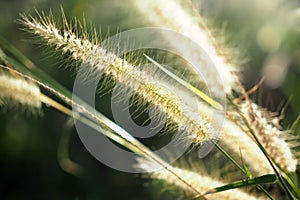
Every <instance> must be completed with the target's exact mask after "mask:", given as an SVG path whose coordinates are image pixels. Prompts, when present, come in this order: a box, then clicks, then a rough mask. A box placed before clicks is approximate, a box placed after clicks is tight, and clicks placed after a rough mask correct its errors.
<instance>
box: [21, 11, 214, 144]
mask: <svg viewBox="0 0 300 200" xmlns="http://www.w3.org/2000/svg"><path fill="white" fill-rule="evenodd" d="M21 21H22V23H23V24H24V25H25V26H26V28H27V30H28V31H29V32H32V33H33V34H35V35H37V36H39V37H40V38H41V39H42V41H43V42H44V43H46V44H47V45H49V46H53V47H55V48H56V50H57V51H60V52H62V54H66V55H69V56H70V57H71V60H73V61H75V62H77V63H79V64H84V65H85V66H87V67H88V68H89V69H88V70H89V71H90V73H91V74H92V75H93V76H94V77H95V76H96V77H97V76H101V75H104V76H105V77H111V78H112V79H113V80H114V81H115V82H116V83H117V85H118V86H119V85H120V86H121V87H122V88H121V89H122V90H123V91H126V92H128V91H130V92H131V91H133V92H134V93H135V94H136V95H137V96H138V97H139V98H140V99H141V100H140V101H139V102H148V103H150V104H151V105H153V107H154V108H155V111H156V113H158V114H157V118H158V119H159V118H160V117H162V116H166V119H168V121H170V122H171V123H175V125H176V128H177V130H178V133H180V134H182V135H180V136H181V137H180V139H181V138H182V140H183V141H182V142H187V143H190V142H194V143H195V144H198V145H199V144H202V143H203V142H204V141H208V140H211V139H215V138H216V137H217V135H218V133H217V132H216V131H210V133H208V132H209V130H210V128H211V126H210V125H211V124H210V120H211V116H209V114H210V113H209V112H201V115H199V111H197V110H198V109H197V106H196V105H195V104H192V103H191V100H190V99H192V96H193V94H190V91H187V89H186V88H184V87H180V86H179V84H178V83H177V85H176V82H175V84H174V83H172V82H171V83H170V80H167V79H166V78H163V77H162V75H161V74H159V73H156V72H153V70H149V69H147V68H141V67H135V66H134V65H132V64H130V63H129V62H127V61H126V60H124V59H121V58H120V57H118V56H117V55H115V54H114V53H111V52H109V50H108V49H104V48H103V47H102V46H101V44H98V43H95V42H92V41H90V40H89V39H88V38H87V35H88V34H87V33H84V34H83V36H82V38H80V37H79V36H78V34H76V33H75V32H74V30H73V29H72V28H71V26H70V25H68V24H66V20H65V18H64V20H63V21H64V24H63V27H64V28H62V29H61V28H57V27H56V24H55V23H54V20H53V19H52V16H51V15H50V17H45V16H44V14H43V15H38V17H37V18H33V17H27V16H22V20H21ZM76 26H81V25H80V24H77V25H75V26H74V27H76ZM75 31H76V30H75ZM173 82H174V81H173ZM204 107H206V106H205V105H203V109H204ZM201 109H202V108H201Z"/></svg>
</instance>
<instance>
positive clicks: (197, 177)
mask: <svg viewBox="0 0 300 200" xmlns="http://www.w3.org/2000/svg"><path fill="white" fill-rule="evenodd" d="M154 165H155V163H152V162H149V161H147V160H144V159H143V160H139V161H138V164H137V166H136V167H138V168H141V169H143V170H150V169H152V168H153V167H155V166H154ZM168 168H169V169H170V170H171V171H172V172H175V173H176V174H177V175H178V176H179V177H181V178H182V179H183V180H184V181H186V182H187V183H188V184H182V183H180V182H178V181H177V180H176V179H175V178H174V176H172V174H171V173H170V172H169V171H167V170H166V169H162V170H160V171H155V172H153V173H151V174H150V178H152V179H157V180H161V181H163V182H164V183H165V184H166V185H168V186H173V187H174V186H175V187H178V188H181V189H182V190H184V191H185V192H187V193H188V194H190V195H196V194H195V193H194V191H193V190H191V188H189V187H188V186H189V185H192V186H193V187H194V188H195V189H196V190H198V191H199V192H200V193H202V194H205V193H206V192H209V191H211V190H212V189H213V188H216V187H220V186H223V185H225V184H224V183H222V182H221V181H217V180H216V179H213V178H211V177H209V176H203V175H201V174H199V173H196V172H193V171H189V170H186V169H181V168H178V167H172V166H168ZM205 198H206V199H230V200H241V199H247V200H257V199H265V198H263V197H256V196H254V195H251V194H248V193H246V192H244V191H242V190H240V189H233V190H228V191H223V192H218V193H212V194H207V195H206V196H205ZM198 199H200V198H198Z"/></svg>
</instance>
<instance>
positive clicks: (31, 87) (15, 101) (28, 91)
mask: <svg viewBox="0 0 300 200" xmlns="http://www.w3.org/2000/svg"><path fill="white" fill-rule="evenodd" d="M0 105H7V106H9V107H17V108H19V107H20V106H24V107H25V108H28V109H29V110H35V109H40V108H41V105H42V103H41V93H40V89H39V87H38V86H36V85H35V84H34V83H31V82H29V81H27V80H25V79H22V78H16V77H13V76H12V75H9V74H6V73H1V74H0Z"/></svg>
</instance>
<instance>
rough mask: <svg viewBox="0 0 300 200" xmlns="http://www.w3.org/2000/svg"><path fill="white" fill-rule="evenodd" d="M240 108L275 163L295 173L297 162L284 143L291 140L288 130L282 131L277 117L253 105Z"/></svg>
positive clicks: (287, 145) (244, 105)
mask: <svg viewBox="0 0 300 200" xmlns="http://www.w3.org/2000/svg"><path fill="white" fill-rule="evenodd" d="M249 106H251V107H250V108H249ZM240 107H241V111H242V113H243V115H244V116H245V117H246V119H247V120H248V121H249V122H251V123H250V125H251V128H252V129H253V130H254V131H255V133H256V137H257V138H258V140H259V141H260V143H261V144H262V146H263V147H264V148H265V149H266V151H267V152H268V153H269V155H270V157H271V158H272V159H273V160H274V161H275V163H276V164H277V165H279V166H280V168H281V169H282V170H285V171H288V172H294V171H296V168H297V162H298V161H297V159H296V158H295V157H294V155H293V151H292V146H291V144H289V143H288V142H287V141H286V140H289V139H292V135H291V134H290V131H289V130H285V131H283V130H282V128H281V126H280V125H279V122H280V119H279V117H277V116H276V114H275V113H270V112H268V111H267V110H266V109H263V108H261V107H260V106H258V105H257V104H255V103H249V104H248V103H242V104H241V105H240Z"/></svg>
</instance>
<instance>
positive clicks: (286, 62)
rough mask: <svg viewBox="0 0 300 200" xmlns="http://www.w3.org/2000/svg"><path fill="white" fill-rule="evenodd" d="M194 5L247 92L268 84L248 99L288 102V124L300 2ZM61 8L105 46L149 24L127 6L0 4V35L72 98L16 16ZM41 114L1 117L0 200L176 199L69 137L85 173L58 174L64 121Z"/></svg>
mask: <svg viewBox="0 0 300 200" xmlns="http://www.w3.org/2000/svg"><path fill="white" fill-rule="evenodd" d="M182 2H185V1H182ZM199 2H200V3H201V7H199V10H200V11H201V13H203V14H204V15H205V16H206V17H207V18H209V19H210V20H209V21H210V23H211V24H213V25H214V26H215V27H216V28H217V29H219V30H222V31H224V32H225V33H226V35H227V37H226V38H227V40H228V41H226V43H228V44H229V45H230V46H231V47H237V48H238V51H239V52H241V53H240V54H241V55H242V56H241V59H240V60H241V63H242V64H241V69H240V75H241V77H242V78H243V79H242V80H243V83H244V84H245V86H246V87H247V88H248V89H249V88H251V87H252V86H253V85H255V84H256V83H257V82H258V81H259V80H260V79H261V77H262V75H266V76H267V77H269V79H270V80H269V79H268V80H267V82H268V81H269V82H268V83H267V84H264V85H263V86H262V87H261V88H260V89H259V91H258V92H257V93H256V94H255V95H254V96H253V98H254V99H256V101H258V102H259V103H260V104H261V105H263V106H265V107H268V108H269V109H270V110H273V111H276V110H278V108H279V109H280V108H282V103H283V104H285V103H286V102H287V101H289V103H288V106H287V110H286V113H285V114H286V118H285V119H284V120H283V124H284V126H285V127H287V126H288V125H290V124H292V123H293V120H295V119H296V117H297V115H298V114H299V113H300V106H299V102H300V92H299V86H300V80H299V77H300V37H299V33H300V24H299V19H300V10H299V9H297V7H298V6H299V5H300V1H284V2H285V3H282V1H275V0H274V1H271V0H268V1H266V2H261V1H258V0H243V1H238V0H228V1H222V0H203V1H194V3H195V5H196V6H199V5H200V3H199ZM61 5H62V6H63V8H64V11H65V14H66V16H67V17H68V18H69V19H70V18H72V17H74V16H76V17H78V18H82V16H83V14H84V17H85V18H86V20H87V21H91V22H92V23H93V24H95V26H96V27H98V26H99V27H101V34H102V36H103V37H104V38H105V36H108V35H113V34H115V33H117V32H118V31H123V30H127V29H131V28H136V27H145V26H149V24H147V21H146V17H147V16H142V15H141V14H139V13H138V12H137V11H136V10H135V9H134V8H133V6H132V5H131V4H130V1H126V0H125V1H121V0H74V1H71V0H68V1H49V0H48V1H47V0H0V35H2V36H3V37H5V38H6V39H7V40H8V41H9V42H10V43H11V44H13V45H14V46H15V47H17V48H18V49H19V50H20V51H21V52H23V53H24V54H25V55H26V56H27V57H28V58H30V59H31V60H32V61H33V62H34V63H35V64H36V65H37V66H38V67H40V68H41V69H43V70H44V71H46V72H47V73H48V74H50V75H51V76H52V77H55V79H56V80H57V81H58V82H60V83H61V84H63V85H64V86H66V87H67V88H69V89H70V90H72V84H73V78H74V76H73V77H71V76H70V71H69V70H66V69H64V67H60V68H58V67H57V66H62V64H61V63H59V62H58V61H57V59H56V58H53V57H52V56H49V54H47V53H46V52H44V51H43V50H44V49H45V48H39V47H38V46H37V45H34V44H32V41H31V39H28V37H27V35H26V34H24V32H23V31H22V30H20V27H21V26H20V24H18V18H19V13H26V14H30V13H32V14H33V15H34V8H36V9H37V10H38V11H45V12H46V13H48V11H49V9H51V10H52V12H53V13H54V16H58V15H57V14H59V13H60V6H61ZM224 25H225V26H224ZM222 27H225V28H222ZM243 60H245V62H243ZM71 74H73V75H74V73H73V72H72V73H71ZM268 74H269V75H268ZM108 108H109V106H108ZM101 111H102V112H104V113H106V114H108V115H109V112H110V111H109V110H108V109H106V110H105V108H104V109H103V110H101ZM43 112H44V115H43V116H41V117H39V116H30V117H27V116H26V115H25V114H20V113H17V112H8V111H1V113H0V169H1V171H0V199H120V198H122V199H174V196H172V195H169V193H168V192H164V191H162V188H160V186H159V185H149V184H148V183H149V181H147V180H143V179H141V175H133V174H127V173H123V172H119V171H116V170H114V169H111V168H109V167H107V166H105V165H103V164H101V163H100V162H98V161H97V160H95V159H94V158H93V157H92V156H91V155H90V154H89V153H88V152H87V151H86V149H85V148H84V147H83V145H82V143H81V142H80V140H79V138H78V136H77V133H76V132H75V131H74V130H70V131H71V132H72V134H71V137H70V139H69V142H70V145H69V146H68V147H66V148H68V149H69V151H70V158H71V159H72V160H74V161H75V162H77V163H79V164H80V165H81V166H82V167H83V169H84V171H85V173H84V175H83V176H81V177H76V176H74V175H71V174H69V173H66V172H64V171H63V170H62V169H61V167H60V166H59V161H58V158H57V151H58V146H59V142H60V141H61V135H62V132H63V127H64V123H65V121H66V119H67V118H66V116H65V115H63V114H61V113H60V112H58V111H56V110H54V109H53V108H50V107H46V106H44V107H43Z"/></svg>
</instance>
